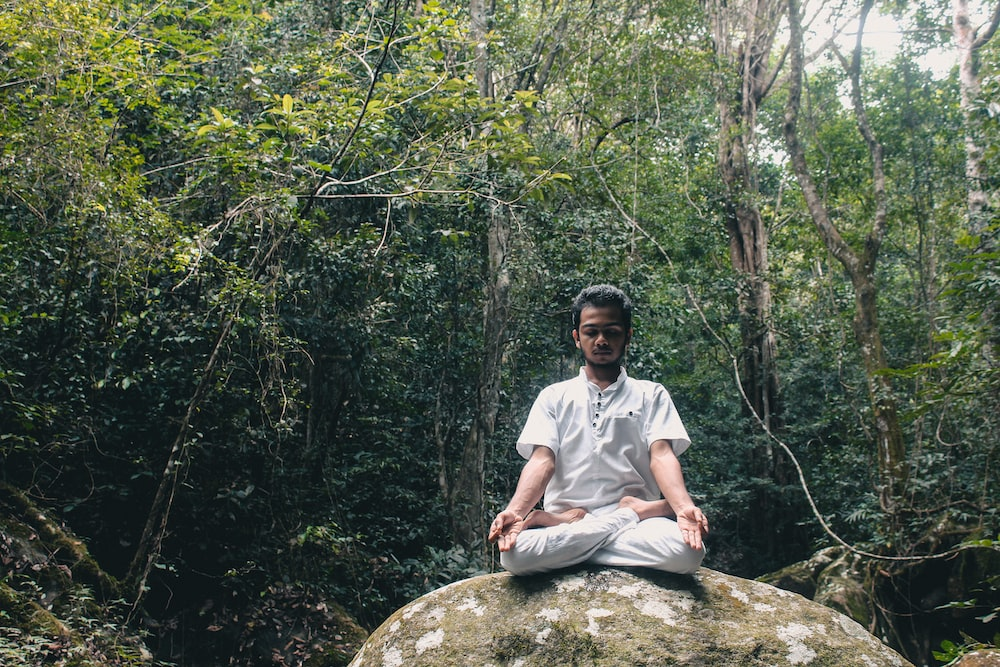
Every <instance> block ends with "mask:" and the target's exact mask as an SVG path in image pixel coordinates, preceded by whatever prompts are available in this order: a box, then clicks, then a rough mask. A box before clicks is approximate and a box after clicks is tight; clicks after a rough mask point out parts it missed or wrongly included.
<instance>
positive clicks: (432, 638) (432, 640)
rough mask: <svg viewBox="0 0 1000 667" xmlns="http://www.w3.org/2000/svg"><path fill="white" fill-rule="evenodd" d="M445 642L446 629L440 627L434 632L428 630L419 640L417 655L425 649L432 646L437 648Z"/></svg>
mask: <svg viewBox="0 0 1000 667" xmlns="http://www.w3.org/2000/svg"><path fill="white" fill-rule="evenodd" d="M443 643H444V630H442V629H441V628H438V629H437V630H434V631H433V632H428V633H427V634H426V635H424V636H423V637H421V638H420V639H418V640H417V644H416V647H415V648H416V649H417V655H420V654H421V653H423V652H424V651H428V650H430V649H432V648H437V647H438V646H440V645H441V644H443Z"/></svg>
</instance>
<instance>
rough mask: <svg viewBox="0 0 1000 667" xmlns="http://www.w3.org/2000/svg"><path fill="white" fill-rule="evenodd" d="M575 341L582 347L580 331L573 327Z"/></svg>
mask: <svg viewBox="0 0 1000 667" xmlns="http://www.w3.org/2000/svg"><path fill="white" fill-rule="evenodd" d="M573 342H574V343H576V346H577V347H580V332H579V331H577V330H576V329H573Z"/></svg>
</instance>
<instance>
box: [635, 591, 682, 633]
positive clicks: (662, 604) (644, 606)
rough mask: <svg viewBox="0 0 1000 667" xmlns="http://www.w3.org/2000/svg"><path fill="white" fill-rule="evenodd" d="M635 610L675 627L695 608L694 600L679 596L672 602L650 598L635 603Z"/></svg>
mask: <svg viewBox="0 0 1000 667" xmlns="http://www.w3.org/2000/svg"><path fill="white" fill-rule="evenodd" d="M634 604H635V608H636V609H638V610H639V611H640V612H642V613H643V614H645V615H646V616H652V617H653V618H658V619H660V620H661V621H663V622H664V623H666V624H667V625H669V626H671V627H673V626H675V625H677V623H678V621H680V620H681V619H682V618H685V617H687V616H688V614H689V613H690V612H691V608H692V607H693V606H694V599H693V598H691V597H690V594H689V596H688V597H684V596H683V595H681V594H677V595H676V596H675V597H674V598H673V599H672V600H666V599H663V598H662V597H660V598H659V599H657V598H653V597H649V598H646V599H643V600H636V601H635V603H634Z"/></svg>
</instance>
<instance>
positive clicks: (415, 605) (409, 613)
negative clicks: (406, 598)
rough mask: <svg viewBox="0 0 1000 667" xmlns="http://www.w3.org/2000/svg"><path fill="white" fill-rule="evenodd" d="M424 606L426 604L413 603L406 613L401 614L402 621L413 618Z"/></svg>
mask: <svg viewBox="0 0 1000 667" xmlns="http://www.w3.org/2000/svg"><path fill="white" fill-rule="evenodd" d="M426 606H427V603H426V602H414V603H413V604H412V605H410V607H409V608H407V610H406V611H404V612H403V619H404V620H410V617H411V616H413V615H414V614H416V613H417V612H418V611H420V610H421V609H423V608H424V607H426Z"/></svg>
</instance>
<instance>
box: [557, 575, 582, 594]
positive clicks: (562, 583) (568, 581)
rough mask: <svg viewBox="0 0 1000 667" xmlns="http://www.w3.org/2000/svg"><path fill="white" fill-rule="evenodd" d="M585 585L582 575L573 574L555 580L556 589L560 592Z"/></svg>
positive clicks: (574, 589)
mask: <svg viewBox="0 0 1000 667" xmlns="http://www.w3.org/2000/svg"><path fill="white" fill-rule="evenodd" d="M586 585H587V580H586V579H584V578H583V577H580V576H577V575H573V576H570V577H563V578H562V579H560V580H559V581H557V582H556V590H557V591H559V592H560V593H567V592H569V591H578V590H580V589H581V588H583V587H584V586H586Z"/></svg>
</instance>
